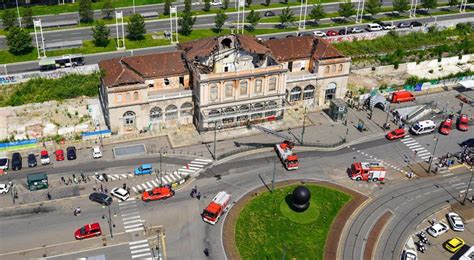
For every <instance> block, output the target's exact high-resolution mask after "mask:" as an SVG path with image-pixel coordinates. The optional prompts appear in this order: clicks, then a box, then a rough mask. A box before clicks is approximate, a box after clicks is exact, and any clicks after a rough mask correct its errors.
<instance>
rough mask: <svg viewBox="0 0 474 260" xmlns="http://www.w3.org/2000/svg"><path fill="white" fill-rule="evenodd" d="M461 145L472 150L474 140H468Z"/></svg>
mask: <svg viewBox="0 0 474 260" xmlns="http://www.w3.org/2000/svg"><path fill="white" fill-rule="evenodd" d="M459 145H461V146H467V147H468V148H472V147H474V138H470V139H467V140H464V141H463V142H462V143H460V144H459Z"/></svg>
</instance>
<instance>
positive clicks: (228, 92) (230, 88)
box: [225, 82, 234, 98]
mask: <svg viewBox="0 0 474 260" xmlns="http://www.w3.org/2000/svg"><path fill="white" fill-rule="evenodd" d="M233 96H234V84H233V83H232V82H227V83H225V97H226V98H231V97H233Z"/></svg>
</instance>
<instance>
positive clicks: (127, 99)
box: [125, 93, 130, 103]
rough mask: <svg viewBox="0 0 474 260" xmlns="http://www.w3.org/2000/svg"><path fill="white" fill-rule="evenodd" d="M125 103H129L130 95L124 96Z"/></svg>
mask: <svg viewBox="0 0 474 260" xmlns="http://www.w3.org/2000/svg"><path fill="white" fill-rule="evenodd" d="M125 101H126V102H127V103H128V102H130V93H127V94H126V95H125Z"/></svg>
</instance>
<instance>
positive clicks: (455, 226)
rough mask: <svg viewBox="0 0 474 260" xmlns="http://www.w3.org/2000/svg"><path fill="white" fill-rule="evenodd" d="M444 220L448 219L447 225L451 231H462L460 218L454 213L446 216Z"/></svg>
mask: <svg viewBox="0 0 474 260" xmlns="http://www.w3.org/2000/svg"><path fill="white" fill-rule="evenodd" d="M446 218H447V219H448V222H449V225H450V226H451V229H452V230H454V231H464V223H463V221H462V218H461V217H460V216H459V215H458V214H456V213H454V212H449V213H448V214H447V215H446Z"/></svg>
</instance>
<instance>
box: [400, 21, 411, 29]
mask: <svg viewBox="0 0 474 260" xmlns="http://www.w3.org/2000/svg"><path fill="white" fill-rule="evenodd" d="M397 27H398V28H410V24H409V23H405V22H402V23H399V24H398V25H397Z"/></svg>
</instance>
